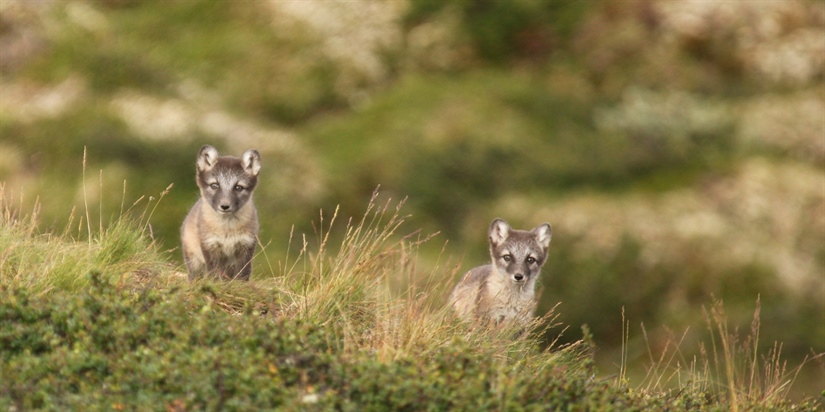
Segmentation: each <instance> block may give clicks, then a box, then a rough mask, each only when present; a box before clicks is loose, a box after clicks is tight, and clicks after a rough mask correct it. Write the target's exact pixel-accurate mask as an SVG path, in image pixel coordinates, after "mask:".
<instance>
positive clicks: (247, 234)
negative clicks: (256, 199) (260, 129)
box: [181, 145, 261, 280]
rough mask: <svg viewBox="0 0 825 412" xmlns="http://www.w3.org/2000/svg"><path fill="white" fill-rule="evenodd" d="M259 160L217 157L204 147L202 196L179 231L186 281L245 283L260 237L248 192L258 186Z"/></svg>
mask: <svg viewBox="0 0 825 412" xmlns="http://www.w3.org/2000/svg"><path fill="white" fill-rule="evenodd" d="M260 170H261V156H260V154H258V151H257V150H247V151H246V152H244V154H243V155H242V156H241V157H240V158H237V157H234V156H218V151H217V150H215V148H214V147H212V146H209V145H206V146H203V147H202V148H201V149H200V151H199V152H198V160H197V182H198V187H199V188H200V198H199V199H198V201H197V202H196V203H195V205H194V206H192V209H190V210H189V214H187V215H186V219H184V221H183V226H182V227H181V244H182V245H183V260H184V261H185V262H186V268H187V269H188V270H189V280H194V279H197V278H201V277H204V276H207V277H211V278H216V279H239V280H249V275H250V274H251V273H252V256H253V255H254V253H255V245H256V242H257V236H258V212H257V211H256V210H255V205H254V204H253V203H252V191H253V190H255V186H256V185H257V184H258V172H259V171H260Z"/></svg>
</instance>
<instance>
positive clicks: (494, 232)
mask: <svg viewBox="0 0 825 412" xmlns="http://www.w3.org/2000/svg"><path fill="white" fill-rule="evenodd" d="M511 230H512V229H511V228H510V225H508V224H507V222H505V221H504V220H501V219H495V220H493V223H491V224H490V244H492V245H500V244H502V243H503V242H504V241H505V240H507V238H508V237H509V236H510V231H511Z"/></svg>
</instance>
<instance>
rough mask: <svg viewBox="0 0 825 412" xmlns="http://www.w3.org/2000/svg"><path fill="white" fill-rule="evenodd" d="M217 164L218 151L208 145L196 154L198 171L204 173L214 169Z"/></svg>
mask: <svg viewBox="0 0 825 412" xmlns="http://www.w3.org/2000/svg"><path fill="white" fill-rule="evenodd" d="M217 162H218V151H217V150H216V149H215V148H214V147H212V146H209V145H204V146H203V147H201V150H200V151H199V152H198V170H199V171H201V172H205V171H207V170H210V169H212V168H213V167H215V163H217Z"/></svg>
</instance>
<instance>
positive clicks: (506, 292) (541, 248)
mask: <svg viewBox="0 0 825 412" xmlns="http://www.w3.org/2000/svg"><path fill="white" fill-rule="evenodd" d="M551 234H552V228H551V227H550V224H548V223H543V224H541V225H539V226H537V227H535V228H534V229H533V230H530V231H526V230H514V229H512V228H511V227H510V225H508V224H507V222H505V221H504V220H501V219H496V220H493V223H492V224H491V225H490V231H489V235H490V256H491V257H492V259H493V261H492V264H489V265H484V266H479V267H477V268H474V269H472V270H470V271H469V272H467V274H466V275H464V278H463V279H461V281H460V282H459V283H458V285H457V286H456V287H455V289H453V292H452V293H451V294H450V302H452V304H453V307H454V308H455V310H456V312H457V313H458V315H459V316H460V317H461V318H462V319H464V320H473V319H479V320H482V321H490V322H493V323H500V322H504V321H511V320H515V321H517V322H519V323H526V322H528V321H529V320H530V319H531V318H532V317H533V312H534V310H535V287H536V279H537V278H538V277H539V272H540V271H541V266H542V265H543V264H544V261H545V260H546V259H547V248H548V247H549V246H550V237H551Z"/></svg>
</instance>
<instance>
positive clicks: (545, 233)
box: [531, 223, 553, 250]
mask: <svg viewBox="0 0 825 412" xmlns="http://www.w3.org/2000/svg"><path fill="white" fill-rule="evenodd" d="M531 232H533V235H534V236H536V241H537V242H539V245H541V247H543V248H544V250H547V248H548V247H550V238H551V237H552V236H553V228H552V227H551V226H550V224H549V223H542V224H540V225H538V226H536V227H535V228H533V230H531Z"/></svg>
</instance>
